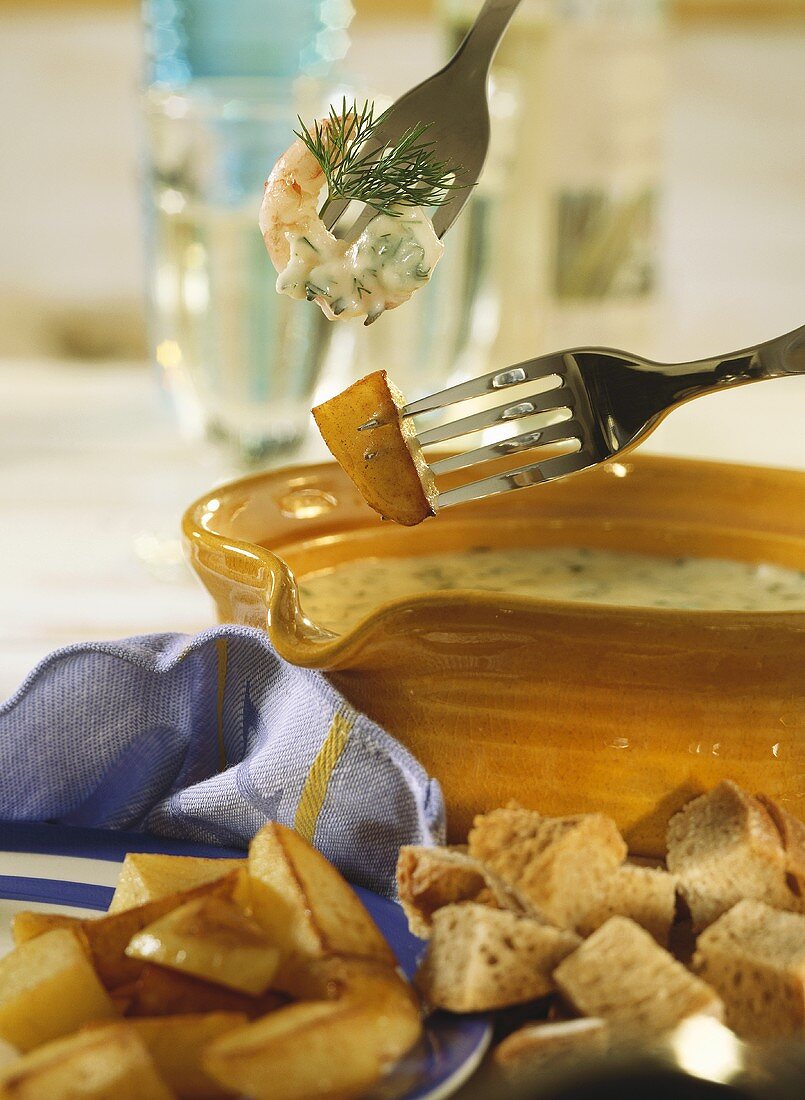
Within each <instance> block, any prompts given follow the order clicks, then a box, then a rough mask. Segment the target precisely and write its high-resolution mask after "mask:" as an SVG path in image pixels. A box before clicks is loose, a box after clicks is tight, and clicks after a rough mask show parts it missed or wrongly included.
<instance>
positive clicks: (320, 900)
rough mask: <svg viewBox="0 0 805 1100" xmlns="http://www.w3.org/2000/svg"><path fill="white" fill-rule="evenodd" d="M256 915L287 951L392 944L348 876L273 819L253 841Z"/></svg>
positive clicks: (383, 954) (313, 952) (386, 953)
mask: <svg viewBox="0 0 805 1100" xmlns="http://www.w3.org/2000/svg"><path fill="white" fill-rule="evenodd" d="M249 875H250V877H251V878H250V881H251V897H252V908H253V911H254V917H255V919H256V920H257V922H258V924H260V925H261V927H262V928H263V929H264V930H265V932H266V935H267V936H268V938H269V940H270V941H271V942H272V943H275V944H277V946H278V947H279V948H280V950H281V951H282V952H283V954H285V955H292V954H294V953H299V954H302V955H308V956H317V955H327V954H332V953H335V952H337V953H342V954H351V955H364V956H369V957H373V958H377V959H380V960H382V961H383V962H386V963H388V964H389V965H390V966H394V965H395V962H394V956H393V954H392V952H391V948H390V947H389V945H388V944H387V943H386V941H385V940H384V939H383V936H382V935H381V933H380V931H379V929H378V927H377V925H376V924H375V923H374V921H373V920H372V918H371V917H370V916H369V914H368V913H367V911H366V909H365V908H364V907H363V905H362V904H361V902H360V901H359V899H358V896H357V895H356V894H355V892H354V890H353V889H352V888H351V887H350V885H349V884H348V883H347V882H346V880H345V879H344V878H342V876H341V875H340V874H339V873H338V871H336V869H335V867H333V866H332V864H330V863H328V862H327V860H326V859H325V858H324V856H323V855H321V853H319V852H317V851H316V849H315V848H313V847H311V845H310V844H308V843H307V841H306V840H303V838H302V837H301V836H300V835H299V834H298V833H296V832H294V831H293V830H292V829H287V828H285V826H283V825H278V824H277V823H276V822H269V824H267V825H264V826H263V828H262V829H260V831H259V832H258V833H257V834H256V835H255V837H254V839H253V840H252V842H251V845H250V846H249Z"/></svg>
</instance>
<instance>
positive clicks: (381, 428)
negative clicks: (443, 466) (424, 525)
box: [313, 370, 438, 527]
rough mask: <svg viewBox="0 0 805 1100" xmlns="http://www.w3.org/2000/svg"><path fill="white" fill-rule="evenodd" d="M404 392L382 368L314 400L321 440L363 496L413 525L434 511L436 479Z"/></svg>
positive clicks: (397, 519)
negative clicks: (407, 416) (405, 415)
mask: <svg viewBox="0 0 805 1100" xmlns="http://www.w3.org/2000/svg"><path fill="white" fill-rule="evenodd" d="M404 404H405V398H404V397H403V396H402V394H401V393H400V392H399V390H398V389H397V388H396V386H394V384H393V383H392V382H391V381H390V380H389V378H388V377H387V375H386V372H385V371H384V370H379V371H375V372H374V373H373V374H367V375H366V377H365V378H361V379H359V380H358V381H357V382H355V383H353V385H351V386H350V387H349V389H346V390H344V392H343V393H339V394H338V395H337V396H336V397H332V398H331V399H330V400H329V401H325V402H324V403H323V404H321V405H317V406H316V408H315V409H313V417H314V419H315V421H316V424H317V425H318V428H319V431H320V432H321V435H322V438H323V439H324V442H325V443H326V444H327V446H328V448H329V449H330V451H331V452H332V455H333V457H334V458H335V459H336V461H337V462H338V463H339V464H340V466H341V467H342V469H343V470H344V473H345V474H347V476H348V477H349V478H350V479H351V480H352V481H353V482H354V483H355V486H356V487H357V489H358V490H359V492H360V494H361V496H362V497H363V498H364V499H365V501H366V503H367V504H369V505H370V506H371V507H372V508H374V510H375V511H376V512H379V513H380V515H381V516H384V517H385V518H386V519H391V520H394V522H395V523H401V524H403V525H404V526H406V527H413V526H414V525H415V524H417V523H421V522H422V520H423V519H427V518H428V516H432V515H434V513H435V502H436V497H437V495H438V494H437V490H436V485H435V482H434V480H433V475H432V474H431V472H430V470H429V468H428V466H427V463H426V462H425V459H424V458H423V456H422V452H421V450H420V449H419V444H418V443H417V440H416V436H415V432H414V428H413V425H412V422H411V421H410V420H403V419H402V416H401V409H402V407H403V405H404Z"/></svg>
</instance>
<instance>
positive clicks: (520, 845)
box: [469, 814, 626, 929]
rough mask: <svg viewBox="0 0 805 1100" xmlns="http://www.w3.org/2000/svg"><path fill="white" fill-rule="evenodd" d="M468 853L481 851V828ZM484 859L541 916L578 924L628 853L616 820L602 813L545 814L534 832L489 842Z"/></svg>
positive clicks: (557, 922) (570, 925) (566, 924)
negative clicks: (495, 844) (493, 847)
mask: <svg viewBox="0 0 805 1100" xmlns="http://www.w3.org/2000/svg"><path fill="white" fill-rule="evenodd" d="M469 842H470V855H472V856H476V857H477V855H478V852H479V840H478V833H477V831H476V830H473V831H472V832H471V833H470V837H469ZM485 850H486V851H487V854H486V855H485V857H484V862H485V864H486V866H487V867H489V869H490V870H491V871H492V872H494V874H496V875H498V876H499V877H500V878H501V879H503V881H504V882H505V883H507V884H508V885H509V886H510V887H512V888H513V890H514V891H515V892H516V894H517V896H518V897H519V898H521V899H522V900H523V901H524V902H525V903H526V904H527V905H529V906H530V907H531V908H532V909H533V914H532V915H534V916H537V917H542V918H543V919H546V920H548V921H550V923H552V924H555V925H556V926H557V927H559V928H569V929H576V928H577V927H578V925H579V923H580V921H581V920H582V919H583V918H584V916H585V914H586V913H588V912H589V911H590V909H592V907H593V906H594V905H596V904H597V903H598V902H599V900H600V898H601V896H602V894H603V889H604V884H605V883H606V881H607V879H608V878H609V876H610V875H611V874H612V872H613V871H614V870H615V868H616V867H618V866H620V864H621V863H622V862H623V860H624V859H625V857H626V845H625V843H624V841H623V837H622V836H621V835H620V833H619V832H618V829H617V826H616V825H615V822H614V821H612V819H611V818H609V817H605V816H604V815H603V814H578V815H575V816H573V817H552V818H541V819H540V820H539V821H536V822H533V827H532V828H531V835H526V836H523V837H521V838H519V839H515V840H513V841H512V842H511V843H509V844H506V845H504V847H502V848H501V849H500V850H499V851H498V852H496V853H495V852H492V851H490V850H488V848H487V847H486V846H485Z"/></svg>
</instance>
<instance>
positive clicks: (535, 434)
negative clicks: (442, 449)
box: [429, 420, 584, 474]
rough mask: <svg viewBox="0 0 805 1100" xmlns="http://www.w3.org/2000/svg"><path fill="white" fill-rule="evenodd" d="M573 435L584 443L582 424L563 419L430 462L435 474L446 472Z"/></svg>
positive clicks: (562, 440) (555, 441)
mask: <svg viewBox="0 0 805 1100" xmlns="http://www.w3.org/2000/svg"><path fill="white" fill-rule="evenodd" d="M573 439H577V440H578V441H579V442H580V443H583V441H584V434H583V429H582V426H581V424H579V422H578V421H577V420H563V421H562V422H561V424H550V425H549V426H548V427H547V428H540V429H537V430H535V431H532V432H523V433H522V434H521V435H515V436H513V437H512V438H511V439H500V440H498V441H497V443H489V444H487V445H486V446H483V447H476V448H475V450H473V451H463V452H462V453H461V454H457V455H451V456H450V457H449V458H441V459H438V460H437V461H436V462H431V463H429V465H430V468H431V471H432V472H433V473H434V474H446V473H449V472H450V471H451V470H463V469H464V467H465V466H474V465H475V464H476V463H478V462H486V461H487V460H488V459H492V458H501V457H502V456H503V455H511V454H517V452H518V451H527V450H530V449H531V448H534V447H544V446H546V445H547V444H548V443H564V442H565V441H568V440H573Z"/></svg>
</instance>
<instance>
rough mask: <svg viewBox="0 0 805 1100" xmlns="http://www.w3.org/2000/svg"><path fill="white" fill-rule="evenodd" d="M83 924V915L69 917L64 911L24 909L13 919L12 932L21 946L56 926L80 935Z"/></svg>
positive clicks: (15, 941)
mask: <svg viewBox="0 0 805 1100" xmlns="http://www.w3.org/2000/svg"><path fill="white" fill-rule="evenodd" d="M83 924H84V922H83V920H82V919H81V917H68V916H67V915H66V914H64V913H37V912H35V911H34V910H30V909H22V910H21V911H20V912H19V913H15V914H14V916H13V917H12V919H11V934H12V936H13V937H14V943H15V944H16V945H17V946H18V947H19V945H20V944H21V943H26V942H27V941H28V940H33V939H36V937H37V936H41V935H43V934H44V933H45V932H52V931H53V929H54V928H66V929H68V930H69V931H72V932H76V933H77V934H78V935H79V936H80V935H81V928H82V926H83Z"/></svg>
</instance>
